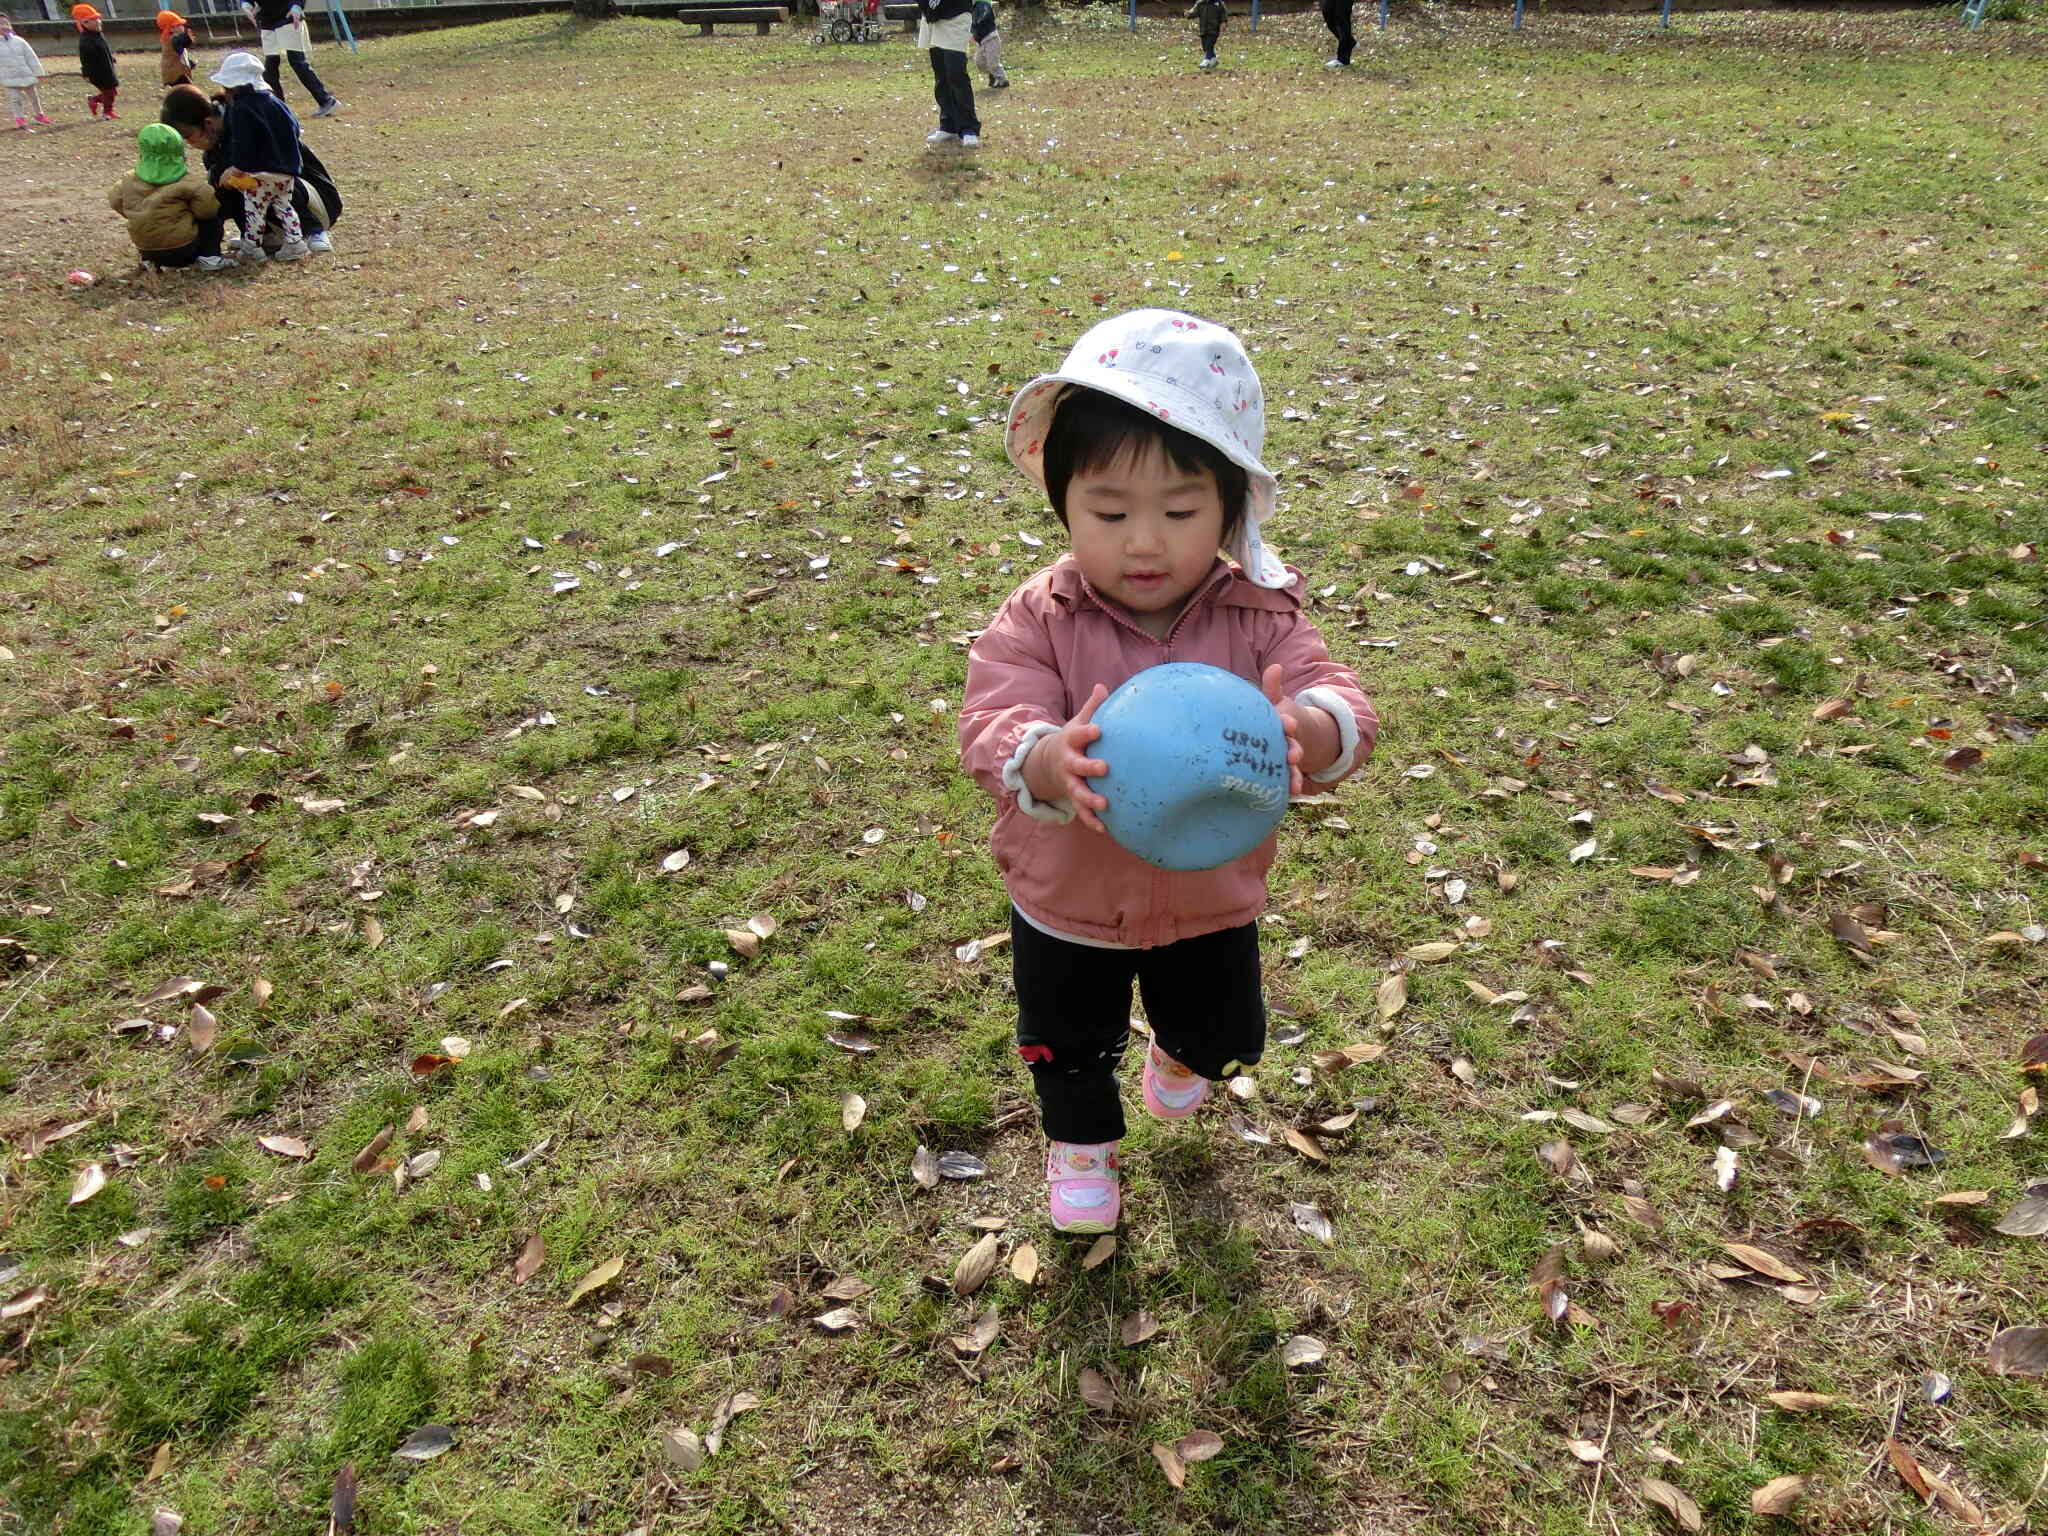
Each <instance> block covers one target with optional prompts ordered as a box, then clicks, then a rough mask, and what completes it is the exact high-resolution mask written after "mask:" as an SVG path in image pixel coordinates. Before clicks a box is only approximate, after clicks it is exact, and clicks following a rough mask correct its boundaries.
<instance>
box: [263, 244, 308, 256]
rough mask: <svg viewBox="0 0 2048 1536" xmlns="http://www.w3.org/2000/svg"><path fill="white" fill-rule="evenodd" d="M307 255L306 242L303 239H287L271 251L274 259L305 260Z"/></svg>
mask: <svg viewBox="0 0 2048 1536" xmlns="http://www.w3.org/2000/svg"><path fill="white" fill-rule="evenodd" d="M305 257H306V242H305V241H303V240H287V241H285V243H284V244H283V245H280V246H279V247H278V248H277V249H276V250H274V251H272V252H271V253H270V259H271V260H272V261H303V260H305Z"/></svg>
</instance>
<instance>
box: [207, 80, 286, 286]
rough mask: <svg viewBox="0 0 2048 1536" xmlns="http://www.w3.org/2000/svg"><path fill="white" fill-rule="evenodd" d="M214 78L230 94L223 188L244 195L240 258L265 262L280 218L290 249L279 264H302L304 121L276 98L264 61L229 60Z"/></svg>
mask: <svg viewBox="0 0 2048 1536" xmlns="http://www.w3.org/2000/svg"><path fill="white" fill-rule="evenodd" d="M211 78H212V80H213V83H214V84H215V85H218V86H222V87H224V88H225V89H226V91H227V99H226V100H225V101H224V102H223V103H222V113H223V117H224V120H223V123H222V126H221V148H222V154H223V156H224V157H225V158H226V160H227V166H226V168H225V169H224V170H223V171H222V172H221V177H220V179H221V184H222V185H223V186H230V187H233V188H234V189H235V190H236V191H238V192H240V193H241V194H242V243H241V246H240V248H239V249H238V250H237V252H236V254H237V255H238V256H239V257H240V258H241V259H242V260H244V261H262V260H263V259H264V251H263V222H264V220H265V219H268V218H271V217H275V218H276V219H277V222H278V227H279V228H280V229H282V230H283V231H284V244H282V245H280V246H279V247H278V248H277V251H276V254H275V256H274V258H273V259H274V260H277V261H297V260H298V259H299V258H300V257H302V256H304V255H305V254H306V236H305V231H304V230H303V229H302V228H301V227H300V225H299V213H298V210H297V209H296V208H294V207H293V206H292V186H293V183H294V182H295V181H296V180H297V178H298V174H299V166H300V157H299V120H298V119H297V118H296V117H294V116H292V109H291V108H290V107H288V106H286V105H285V104H284V103H283V102H282V101H279V100H278V99H277V97H275V96H273V95H272V94H271V92H270V86H269V85H268V84H267V83H266V82H265V80H264V78H263V61H262V60H261V59H259V58H257V57H256V55H255V54H253V53H231V54H229V55H228V56H227V57H226V58H224V59H222V60H221V61H220V68H219V69H217V70H215V71H214V72H213V75H212V77H211Z"/></svg>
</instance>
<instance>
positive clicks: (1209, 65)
mask: <svg viewBox="0 0 2048 1536" xmlns="http://www.w3.org/2000/svg"><path fill="white" fill-rule="evenodd" d="M1201 67H1202V68H1203V69H1214V68H1215V67H1216V60H1215V57H1214V56H1213V55H1212V56H1211V57H1209V58H1206V59H1204V60H1202V63H1201Z"/></svg>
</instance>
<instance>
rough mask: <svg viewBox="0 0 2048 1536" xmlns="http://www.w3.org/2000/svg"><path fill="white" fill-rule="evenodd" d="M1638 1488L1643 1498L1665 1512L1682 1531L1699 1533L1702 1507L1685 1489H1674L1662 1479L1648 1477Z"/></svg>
mask: <svg viewBox="0 0 2048 1536" xmlns="http://www.w3.org/2000/svg"><path fill="white" fill-rule="evenodd" d="M1638 1486H1639V1487H1640V1488H1641V1490H1642V1494H1643V1497H1644V1498H1645V1499H1646V1500H1648V1501H1649V1502H1650V1503H1652V1504H1654V1505H1655V1506H1656V1507H1657V1508H1659V1509H1661V1510H1662V1511H1664V1513H1665V1514H1666V1515H1668V1516H1669V1517H1670V1518H1671V1520H1672V1521H1673V1522H1674V1523H1675V1524H1677V1525H1678V1526H1679V1528H1680V1529H1682V1530H1687V1531H1697V1530H1698V1529H1699V1528H1700V1507H1699V1505H1697V1504H1695V1503H1694V1502H1693V1501H1692V1497H1691V1495H1689V1494H1687V1493H1686V1492H1685V1490H1684V1489H1682V1488H1675V1487H1673V1486H1672V1485H1671V1484H1670V1483H1667V1482H1665V1481H1664V1479H1663V1478H1661V1477H1646V1478H1644V1479H1643V1480H1642V1482H1641V1483H1640V1484H1639V1485H1638Z"/></svg>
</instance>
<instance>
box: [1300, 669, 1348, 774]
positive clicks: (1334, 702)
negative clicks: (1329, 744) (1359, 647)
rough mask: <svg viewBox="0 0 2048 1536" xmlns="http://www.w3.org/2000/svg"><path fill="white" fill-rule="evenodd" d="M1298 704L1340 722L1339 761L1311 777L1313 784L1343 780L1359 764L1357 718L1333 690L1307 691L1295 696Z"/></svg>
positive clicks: (1342, 697) (1338, 731) (1338, 726)
mask: <svg viewBox="0 0 2048 1536" xmlns="http://www.w3.org/2000/svg"><path fill="white" fill-rule="evenodd" d="M1294 702H1295V703H1297V704H1306V705H1308V706H1309V707H1310V708H1312V709H1320V710H1322V711H1323V712H1324V713H1325V714H1327V715H1328V716H1329V717H1330V718H1331V719H1332V720H1334V721H1336V722H1337V760H1336V761H1335V762H1334V763H1332V764H1330V766H1329V767H1327V768H1325V769H1324V770H1323V771H1322V772H1321V773H1311V774H1309V775H1308V779H1309V781H1310V782H1311V783H1314V784H1330V783H1334V782H1335V781H1336V780H1338V779H1341V778H1343V777H1344V775H1345V774H1347V773H1349V772H1350V771H1351V770H1352V768H1353V767H1354V766H1356V765H1357V762H1358V716H1356V715H1354V714H1353V713H1352V712H1351V706H1350V705H1349V704H1347V703H1346V702H1345V701H1344V695H1343V694H1341V693H1339V692H1338V691H1337V690H1336V689H1334V688H1304V689H1302V690H1301V692H1299V693H1297V694H1296V695H1295V696H1294Z"/></svg>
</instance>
